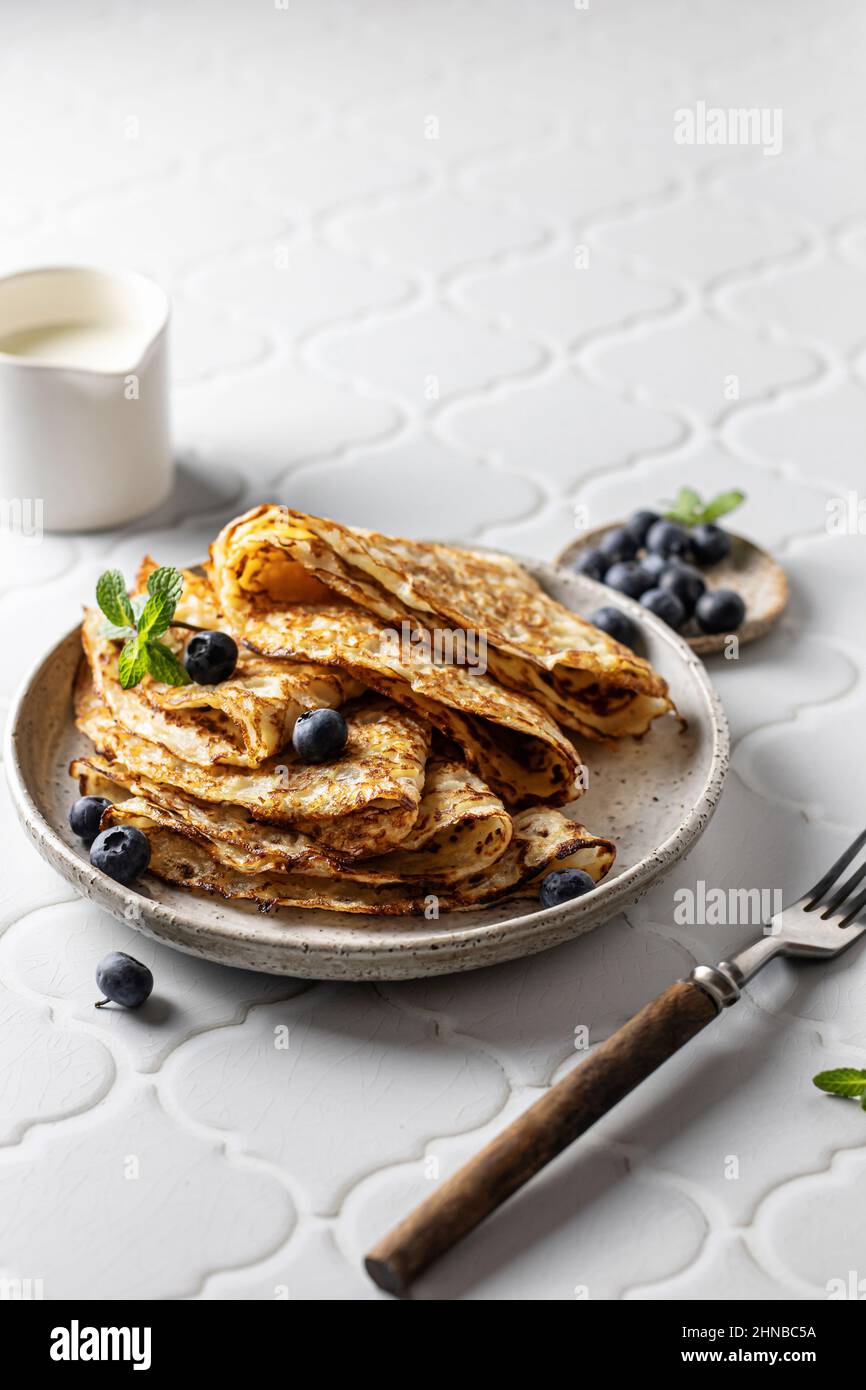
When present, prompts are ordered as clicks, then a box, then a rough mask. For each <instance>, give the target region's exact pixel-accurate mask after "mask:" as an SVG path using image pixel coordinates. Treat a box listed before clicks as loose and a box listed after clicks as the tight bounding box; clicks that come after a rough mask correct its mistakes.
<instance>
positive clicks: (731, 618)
mask: <svg viewBox="0 0 866 1390" xmlns="http://www.w3.org/2000/svg"><path fill="white" fill-rule="evenodd" d="M745 616H746V605H745V604H744V603H743V600H742V599H741V598H740V595H739V594H735V593H734V591H733V589H713V590H712V591H711V592H710V593H707V594H703V595H702V597H701V598H699V599H698V602H697V606H696V608H695V617H696V618H697V620H698V626H699V627H700V628H701V630H702V631H703V632H735V631H736V629H737V628H738V627H739V626H740V623H741V622H742V621H743V619H744V618H745Z"/></svg>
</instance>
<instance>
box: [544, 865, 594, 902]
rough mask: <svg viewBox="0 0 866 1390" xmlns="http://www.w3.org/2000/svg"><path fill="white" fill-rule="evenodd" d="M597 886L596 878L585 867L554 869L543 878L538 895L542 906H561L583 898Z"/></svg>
mask: <svg viewBox="0 0 866 1390" xmlns="http://www.w3.org/2000/svg"><path fill="white" fill-rule="evenodd" d="M594 887H595V880H594V879H592V878H590V876H589V874H588V873H585V872H584V870H583V869H554V870H553V872H552V873H549V874H545V875H544V878H543V879H542V880H541V887H540V888H539V890H538V896H539V899H540V900H541V906H542V907H559V906H560V904H562V903H570V902H571V900H572V898H581V897H583V894H584V893H588V892H589V891H590V889H592V888H594Z"/></svg>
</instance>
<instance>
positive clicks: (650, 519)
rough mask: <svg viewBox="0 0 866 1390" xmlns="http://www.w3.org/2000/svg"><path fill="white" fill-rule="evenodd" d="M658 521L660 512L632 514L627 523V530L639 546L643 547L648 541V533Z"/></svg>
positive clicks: (644, 511)
mask: <svg viewBox="0 0 866 1390" xmlns="http://www.w3.org/2000/svg"><path fill="white" fill-rule="evenodd" d="M658 520H659V514H658V512H649V511H646V510H643V511H639V512H632V514H631V516H630V517H629V519H628V521H627V522H626V523H625V529H626V530H627V531H628V533H629V535H630V536H631V537H632V539H633V540H634V541H636V542H637V544H638V545H643V544H644V542H645V541H646V537H647V531H648V530H649V528H650V527H651V526H654V525H655V523H656V522H657V521H658Z"/></svg>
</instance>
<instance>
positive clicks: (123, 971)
mask: <svg viewBox="0 0 866 1390" xmlns="http://www.w3.org/2000/svg"><path fill="white" fill-rule="evenodd" d="M96 983H97V986H98V987H99V989H100V990H101V991H102V993H103V994H104V995H105V998H104V999H99V1000H97V1002H96V1005H95V1007H96V1008H97V1009H101V1008H103V1006H104V1005H105V1004H108V1003H112V1004H122V1005H123V1007H124V1008H125V1009H137V1008H138V1007H139V1005H140V1004H143V1003H144V1001H145V999H149V998H150V995H151V992H152V990H153V975H152V974H151V973H150V971H149V970H148V968H147V966H146V965H142V963H141V961H140V960H136V959H135V956H128V955H127V954H126V952H125V951H110V952H109V954H108V955H107V956H103V957H102V960H101V961H100V962H99V964H98V965H97V967H96Z"/></svg>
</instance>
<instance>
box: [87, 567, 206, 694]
mask: <svg viewBox="0 0 866 1390" xmlns="http://www.w3.org/2000/svg"><path fill="white" fill-rule="evenodd" d="M182 592H183V575H182V574H181V573H180V571H179V570H176V569H175V568H174V567H173V566H172V565H162V566H161V567H160V568H159V569H156V570H153V571H152V573H151V574H150V576H149V578H148V581H147V593H146V594H136V596H135V598H133V599H130V597H129V595H128V593H127V592H126V583H125V581H124V578H123V575H122V574H121V572H120V570H106V572H105V574H102V575H100V576H99V579H98V581H97V584H96V602H97V603H98V604H99V607H100V608H101V610H102V612H103V613H104V614H105V617H106V619H107V622H105V623H103V625H102V628H101V632H102V634H103V635H104V636H106V637H110V638H112V639H113V640H115V641H122V642H123V649H122V651H121V653H120V656H119V657H118V660H117V673H118V677H119V679H120V684H121V687H122V688H123V689H124V690H131V689H132V687H133V686H134V685H138V684H139V682H140V681H142V680H143V679H144V677H145V676H146V675H151V676H153V678H154V680H157V681H162V682H163V683H164V684H165V685H189V684H190V677H189V673H188V671H187V670H186V668H185V667H184V666H182V665H181V663H180V662H179V661H178V659H177V657H176V656H175V654H174V652H173V651H172V650H171V648H170V647H167V646H166V645H165V643H164V642H160V641H159V638H160V637H162V635H163V633H164V632H167V631H168V629H169V628H170V627H171V621H172V618H173V617H174V610H175V608H176V607H177V604H178V600H179V598H180V596H181V594H182Z"/></svg>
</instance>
